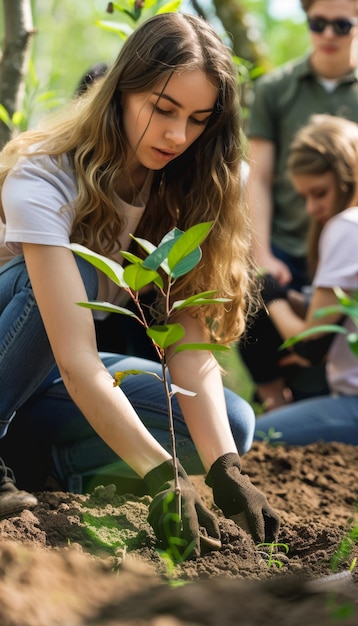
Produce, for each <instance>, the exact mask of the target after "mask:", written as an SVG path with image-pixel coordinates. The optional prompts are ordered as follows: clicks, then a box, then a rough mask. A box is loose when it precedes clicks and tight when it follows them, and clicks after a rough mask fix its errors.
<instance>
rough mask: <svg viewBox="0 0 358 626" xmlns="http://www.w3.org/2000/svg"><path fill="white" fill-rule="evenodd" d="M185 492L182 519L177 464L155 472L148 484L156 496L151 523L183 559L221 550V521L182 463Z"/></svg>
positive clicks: (147, 478)
mask: <svg viewBox="0 0 358 626" xmlns="http://www.w3.org/2000/svg"><path fill="white" fill-rule="evenodd" d="M178 475H179V481H178V482H179V487H180V490H181V520H179V518H178V515H177V504H176V500H177V498H176V496H175V483H174V462H173V460H172V459H171V460H169V461H165V462H164V463H162V464H161V465H159V466H158V467H155V468H154V469H153V470H151V471H150V472H149V473H148V474H146V476H144V481H145V483H146V485H147V487H148V490H149V493H150V495H151V496H152V497H153V500H152V502H151V503H150V505H149V515H148V522H149V524H150V525H151V526H152V528H153V530H154V532H155V535H156V537H157V539H159V541H160V542H161V543H162V545H163V547H164V549H168V548H170V549H171V550H173V549H174V550H175V551H176V553H177V554H180V555H181V556H182V558H183V559H185V558H187V556H189V555H192V554H194V555H195V556H199V555H200V554H201V553H204V552H208V551H210V550H219V549H220V548H221V540H220V531H219V525H218V521H217V519H216V517H215V515H214V514H213V513H211V511H209V509H207V508H206V507H205V506H204V503H203V502H202V501H201V499H200V497H199V495H198V494H197V493H196V491H195V489H194V487H193V485H192V484H191V482H190V480H189V477H188V476H187V474H186V472H185V470H184V468H183V467H182V466H181V465H180V463H178Z"/></svg>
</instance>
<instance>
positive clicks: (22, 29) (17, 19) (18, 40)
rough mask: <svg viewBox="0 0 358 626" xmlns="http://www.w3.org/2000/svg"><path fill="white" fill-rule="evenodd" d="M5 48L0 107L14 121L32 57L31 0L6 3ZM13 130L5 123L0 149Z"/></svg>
mask: <svg viewBox="0 0 358 626" xmlns="http://www.w3.org/2000/svg"><path fill="white" fill-rule="evenodd" d="M3 14H4V45H3V53H2V57H1V60H0V103H1V104H2V105H3V106H4V107H5V109H6V110H7V112H8V114H9V116H10V118H11V117H12V115H13V113H14V112H15V111H19V110H21V108H22V104H23V99H24V93H25V77H26V73H27V70H28V65H29V60H30V56H31V42H32V36H33V34H34V32H35V30H34V27H33V21H32V11H31V0H3ZM10 135H11V130H10V129H9V128H8V127H7V126H6V125H5V124H4V123H2V122H1V124H0V148H1V147H2V146H3V145H4V144H5V143H6V142H7V141H8V140H9V139H10Z"/></svg>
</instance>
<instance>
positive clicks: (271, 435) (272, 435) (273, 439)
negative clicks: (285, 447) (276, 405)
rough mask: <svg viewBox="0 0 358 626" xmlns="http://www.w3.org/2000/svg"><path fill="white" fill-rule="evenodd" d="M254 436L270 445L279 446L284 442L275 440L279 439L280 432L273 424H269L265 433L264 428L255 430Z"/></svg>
mask: <svg viewBox="0 0 358 626" xmlns="http://www.w3.org/2000/svg"><path fill="white" fill-rule="evenodd" d="M255 436H256V437H259V438H260V439H261V440H262V441H263V442H264V443H267V444H270V445H271V446H279V445H282V444H283V443H284V442H283V441H277V439H281V437H282V433H280V432H279V431H277V430H275V429H274V427H273V426H270V428H269V429H268V431H267V433H266V432H265V431H264V430H256V431H255Z"/></svg>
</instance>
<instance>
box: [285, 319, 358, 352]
mask: <svg viewBox="0 0 358 626" xmlns="http://www.w3.org/2000/svg"><path fill="white" fill-rule="evenodd" d="M317 333H340V334H341V335H346V334H347V331H346V329H345V328H342V326H337V325H336V324H323V325H322V326H314V327H313V328H308V329H307V330H304V331H303V332H302V333H300V334H299V335H296V336H295V337H290V338H289V339H286V341H284V342H283V343H282V344H281V345H280V348H279V350H284V349H285V348H289V347H290V346H293V345H294V344H295V343H298V342H299V341H302V339H306V338H307V337H311V336H312V335H316V334H317Z"/></svg>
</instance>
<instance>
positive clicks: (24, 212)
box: [0, 155, 151, 304]
mask: <svg viewBox="0 0 358 626" xmlns="http://www.w3.org/2000/svg"><path fill="white" fill-rule="evenodd" d="M150 184H151V175H150V174H149V175H148V177H147V179H146V181H145V183H144V186H143V189H142V190H141V192H140V194H138V197H137V198H136V199H135V201H134V204H133V205H130V204H127V203H126V202H124V201H123V200H122V199H121V198H119V197H117V207H116V208H117V210H118V212H121V213H122V214H123V215H124V216H125V218H126V227H125V229H124V231H123V233H122V234H121V237H120V243H121V248H122V250H127V249H128V246H129V243H130V236H129V235H130V234H132V233H134V232H135V230H136V227H137V225H138V223H139V220H140V218H141V217H142V214H143V212H144V209H145V206H146V203H147V201H148V197H149V191H150ZM76 197H77V182H76V178H75V175H74V172H73V170H72V169H71V165H70V162H69V159H68V158H67V156H64V157H63V159H62V163H61V168H59V166H58V164H57V161H56V160H55V159H52V158H50V157H48V156H46V155H34V156H33V157H31V158H25V157H24V158H21V159H20V160H19V161H18V163H17V164H16V166H15V167H14V169H13V170H12V171H11V172H10V173H9V175H8V176H7V178H6V180H5V183H4V185H3V189H2V202H3V207H4V213H5V220H6V224H5V225H4V224H3V223H2V222H0V224H1V228H0V237H2V240H1V239H0V263H1V262H5V260H8V259H9V252H10V253H12V255H19V254H21V253H22V243H37V244H43V245H51V246H65V245H68V244H69V243H70V234H71V231H72V224H73V221H74V218H75V211H74V209H73V208H71V206H69V205H71V203H72V202H73V201H74V199H75V198H76ZM116 260H117V261H118V262H119V263H122V262H123V257H122V256H121V254H120V253H118V255H117V258H116ZM98 279H99V289H98V300H104V301H108V302H111V303H115V304H118V303H119V302H120V301H121V296H123V293H121V291H122V290H121V289H120V288H119V287H118V286H117V285H115V283H114V282H113V281H111V280H109V279H108V278H107V277H106V276H105V274H103V272H100V271H99V272H98Z"/></svg>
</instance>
